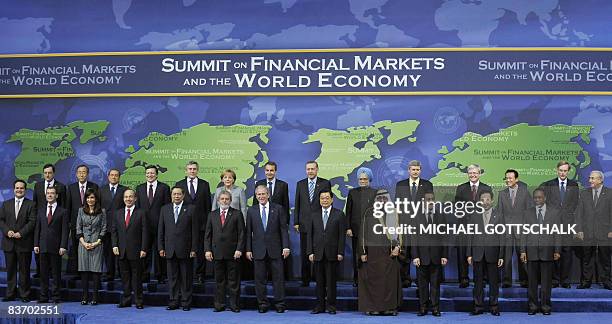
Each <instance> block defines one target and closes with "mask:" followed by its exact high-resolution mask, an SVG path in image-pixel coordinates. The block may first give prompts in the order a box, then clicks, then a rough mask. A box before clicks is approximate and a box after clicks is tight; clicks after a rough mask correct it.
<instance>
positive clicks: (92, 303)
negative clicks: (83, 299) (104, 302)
mask: <svg viewBox="0 0 612 324" xmlns="http://www.w3.org/2000/svg"><path fill="white" fill-rule="evenodd" d="M89 304H90V305H91V306H96V305H98V301H97V300H92V301H91V303H89Z"/></svg>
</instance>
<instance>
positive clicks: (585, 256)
mask: <svg viewBox="0 0 612 324" xmlns="http://www.w3.org/2000/svg"><path fill="white" fill-rule="evenodd" d="M603 181H604V174H603V172H601V171H591V174H590V175H589V184H590V185H591V188H588V189H585V190H583V191H582V193H581V194H580V199H579V201H578V207H577V208H576V225H577V226H576V229H577V231H578V233H577V238H578V239H579V240H580V241H582V276H581V278H582V280H584V281H583V282H581V283H580V285H579V286H578V289H588V288H590V287H591V282H592V278H593V276H594V265H593V263H592V262H591V261H592V260H593V259H594V256H595V253H596V252H597V255H598V261H599V264H600V266H601V268H602V270H603V271H602V273H600V274H599V280H600V281H601V284H602V286H603V287H604V288H605V289H610V290H612V281H610V250H611V249H610V242H612V191H610V189H609V188H607V187H605V186H604V185H603Z"/></svg>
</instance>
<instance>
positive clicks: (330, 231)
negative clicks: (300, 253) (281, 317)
mask: <svg viewBox="0 0 612 324" xmlns="http://www.w3.org/2000/svg"><path fill="white" fill-rule="evenodd" d="M333 199H334V194H333V193H332V192H331V191H321V192H320V193H319V201H320V203H321V210H317V211H315V212H314V213H313V214H312V219H311V222H310V228H309V229H308V260H310V262H313V263H314V268H315V278H316V281H317V306H316V307H315V308H314V309H313V310H312V312H311V314H319V313H321V312H325V311H327V312H328V313H330V314H332V315H333V314H336V281H337V276H338V262H340V261H342V259H344V242H345V240H346V238H345V235H346V220H345V216H344V213H343V212H342V211H341V210H339V209H336V208H333V207H332V203H333ZM326 296H327V300H326V299H325V297H326Z"/></svg>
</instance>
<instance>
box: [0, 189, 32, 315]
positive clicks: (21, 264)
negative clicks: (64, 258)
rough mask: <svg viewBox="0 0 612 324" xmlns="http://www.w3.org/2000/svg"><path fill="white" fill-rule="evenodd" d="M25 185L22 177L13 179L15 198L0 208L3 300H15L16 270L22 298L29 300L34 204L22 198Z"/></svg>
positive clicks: (25, 300) (5, 202)
mask: <svg viewBox="0 0 612 324" xmlns="http://www.w3.org/2000/svg"><path fill="white" fill-rule="evenodd" d="M26 186H27V185H26V183H25V181H23V180H20V179H18V180H15V182H13V192H14V193H15V198H14V199H10V200H6V201H4V203H3V204H2V209H1V210H0V229H1V230H2V234H4V237H2V250H4V260H6V296H5V298H4V299H2V301H11V300H15V298H16V293H17V291H16V290H17V289H16V288H17V273H19V295H20V296H21V301H23V302H24V303H27V302H29V301H30V263H31V262H32V250H33V249H34V228H35V226H36V208H35V207H34V203H33V202H32V201H31V200H29V199H27V198H25V192H26Z"/></svg>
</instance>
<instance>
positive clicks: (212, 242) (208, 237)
mask: <svg viewBox="0 0 612 324" xmlns="http://www.w3.org/2000/svg"><path fill="white" fill-rule="evenodd" d="M231 202H232V194H231V193H230V192H228V191H222V192H221V193H220V194H219V197H218V199H217V203H218V205H219V209H216V210H213V211H212V212H211V213H210V215H209V217H208V219H207V221H206V232H205V239H204V251H206V260H208V261H209V262H212V261H214V262H215V281H216V283H217V287H216V290H215V301H214V307H215V309H214V311H215V312H221V311H223V310H225V291H226V288H227V290H228V292H229V301H230V309H231V311H232V312H234V313H238V312H240V301H239V298H240V258H241V257H242V252H243V251H244V246H245V227H244V218H243V217H242V212H241V211H240V210H238V209H235V208H232V207H230V204H231Z"/></svg>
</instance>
